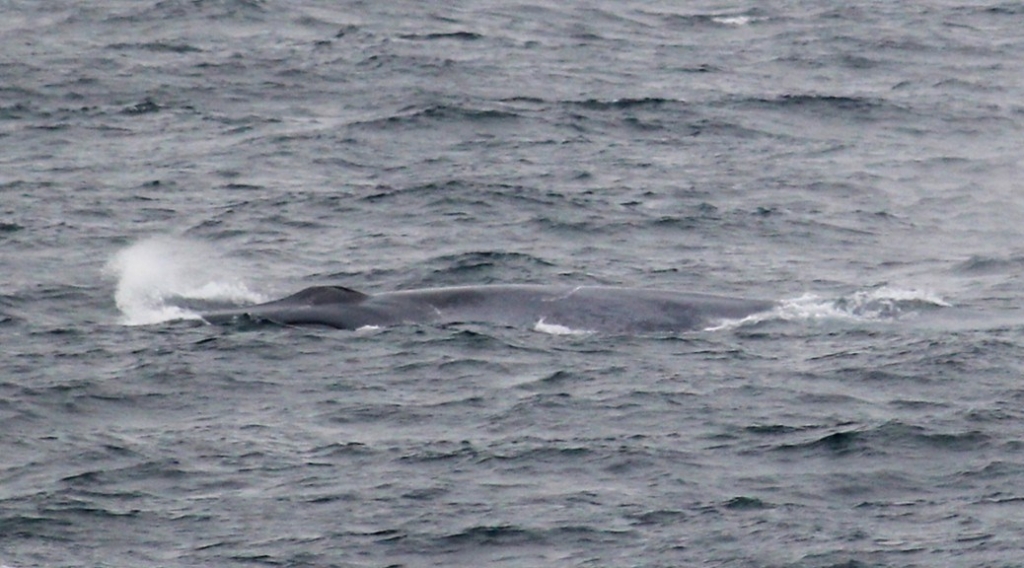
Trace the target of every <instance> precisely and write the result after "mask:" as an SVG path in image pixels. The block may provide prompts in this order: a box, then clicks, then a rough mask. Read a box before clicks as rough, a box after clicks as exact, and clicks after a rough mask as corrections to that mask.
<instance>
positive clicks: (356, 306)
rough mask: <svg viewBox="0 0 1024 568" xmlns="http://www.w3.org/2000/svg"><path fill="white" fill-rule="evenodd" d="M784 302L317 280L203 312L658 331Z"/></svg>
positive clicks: (354, 323)
mask: <svg viewBox="0 0 1024 568" xmlns="http://www.w3.org/2000/svg"><path fill="white" fill-rule="evenodd" d="M776 306H777V303H776V302H771V301H762V300H746V299H740V298H729V297H723V296H713V295H707V294H688V293H680V292H672V291H664V290H648V289H642V288H619V287H611V286H543V285H526V284H522V285H485V286H456V287H447V288H425V289H419V290H406V291H399V292H385V293H381V294H375V295H369V294H364V293H362V292H359V291H356V290H352V289H350V288H345V287H342V286H316V287H312V288H306V289H305V290H302V291H301V292H298V293H296V294H293V295H291V296H288V297H285V298H282V299H280V300H274V301H271V302H266V303H263V304H256V305H251V306H243V307H238V308H230V309H224V310H215V311H210V312H206V313H202V314H201V315H202V317H203V319H205V320H206V321H208V322H210V323H230V322H232V321H239V320H256V321H270V322H274V323H278V324H286V325H323V326H329V327H334V328H338V329H359V328H364V327H386V326H395V325H403V324H435V325H444V324H454V323H486V324H492V325H501V326H508V327H519V328H537V327H538V326H549V328H550V327H557V328H558V329H566V330H575V331H581V332H603V333H657V332H681V331H692V330H697V329H704V328H707V327H709V326H712V325H715V324H717V323H719V322H722V321H725V320H737V319H742V318H745V317H747V316H749V315H752V314H755V313H759V312H764V311H768V310H771V309H772V308H774V307H776Z"/></svg>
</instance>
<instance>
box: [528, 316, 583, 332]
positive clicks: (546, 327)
mask: <svg viewBox="0 0 1024 568" xmlns="http://www.w3.org/2000/svg"><path fill="white" fill-rule="evenodd" d="M533 330H534V331H539V332H541V333H547V334H549V335H586V334H588V333H593V332H592V331H588V330H585V329H572V328H571V327H566V326H564V325H558V324H555V323H544V318H541V319H540V320H539V321H538V322H537V323H536V324H534V326H533Z"/></svg>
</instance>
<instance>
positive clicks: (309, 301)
mask: <svg viewBox="0 0 1024 568" xmlns="http://www.w3.org/2000/svg"><path fill="white" fill-rule="evenodd" d="M369 297H370V296H368V295H367V294H363V293H362V292H360V291H358V290H353V289H351V288H346V287H344V286H313V287H312V288H306V289H305V290H302V291H301V292H298V293H296V294H292V295H291V296H288V297H287V298H284V299H283V300H281V301H282V302H289V301H293V302H301V303H303V304H306V305H308V306H320V305H324V304H358V303H359V302H362V301H363V300H365V299H366V298H369Z"/></svg>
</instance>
